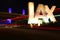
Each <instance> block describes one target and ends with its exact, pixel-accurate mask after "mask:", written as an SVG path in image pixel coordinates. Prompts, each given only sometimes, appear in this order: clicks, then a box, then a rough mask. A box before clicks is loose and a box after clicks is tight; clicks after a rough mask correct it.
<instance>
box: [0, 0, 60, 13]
mask: <svg viewBox="0 0 60 40" xmlns="http://www.w3.org/2000/svg"><path fill="white" fill-rule="evenodd" d="M28 2H34V3H35V9H36V7H37V5H38V4H39V3H40V4H41V3H42V4H45V5H48V6H49V7H51V6H52V5H56V7H57V8H59V7H60V6H59V5H60V1H59V0H0V11H5V12H7V11H8V8H9V7H11V8H12V9H13V12H15V13H22V12H21V11H22V9H25V10H26V14H27V10H28V9H27V8H28V6H27V4H28Z"/></svg>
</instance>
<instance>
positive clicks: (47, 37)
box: [0, 28, 60, 40]
mask: <svg viewBox="0 0 60 40" xmlns="http://www.w3.org/2000/svg"><path fill="white" fill-rule="evenodd" d="M0 39H2V40H3V39H5V40H6V39H7V40H60V31H47V30H34V29H18V28H0Z"/></svg>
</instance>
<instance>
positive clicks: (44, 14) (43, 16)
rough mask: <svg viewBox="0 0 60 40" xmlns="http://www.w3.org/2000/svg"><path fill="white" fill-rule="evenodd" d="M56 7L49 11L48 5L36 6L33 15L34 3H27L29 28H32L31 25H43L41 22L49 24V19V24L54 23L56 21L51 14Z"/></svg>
mask: <svg viewBox="0 0 60 40" xmlns="http://www.w3.org/2000/svg"><path fill="white" fill-rule="evenodd" d="M55 8H56V6H52V7H51V9H49V7H48V5H43V4H38V6H37V9H36V12H35V13H34V3H33V2H29V3H28V10H29V18H28V24H30V26H31V28H32V27H33V24H34V25H35V24H38V26H40V25H41V24H42V23H43V20H44V22H45V23H49V19H50V21H51V22H53V23H54V22H56V19H55V17H54V15H53V12H54V10H55Z"/></svg>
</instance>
